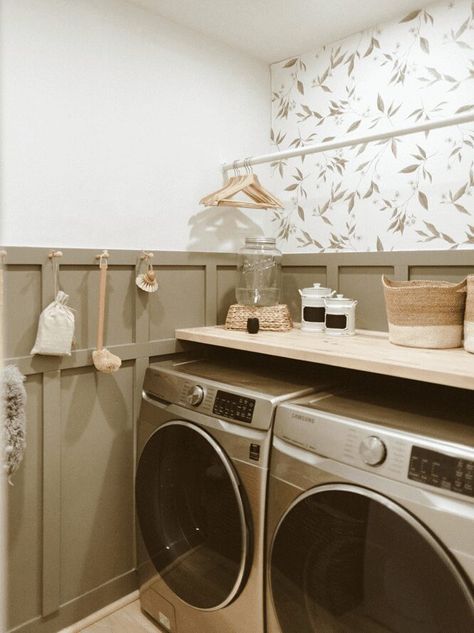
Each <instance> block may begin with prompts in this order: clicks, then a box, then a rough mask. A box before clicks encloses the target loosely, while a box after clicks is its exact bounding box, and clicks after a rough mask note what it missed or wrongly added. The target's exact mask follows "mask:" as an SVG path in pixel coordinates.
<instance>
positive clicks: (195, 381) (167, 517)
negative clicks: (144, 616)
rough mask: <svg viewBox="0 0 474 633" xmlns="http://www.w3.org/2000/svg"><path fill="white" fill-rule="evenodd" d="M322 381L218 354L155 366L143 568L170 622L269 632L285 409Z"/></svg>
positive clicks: (145, 428) (144, 474)
mask: <svg viewBox="0 0 474 633" xmlns="http://www.w3.org/2000/svg"><path fill="white" fill-rule="evenodd" d="M315 382H316V383H317V380H316V381H315V380H314V377H311V382H310V386H308V385H306V386H305V385H304V381H302V382H300V379H297V378H293V377H291V376H290V375H288V374H281V373H280V374H279V373H278V372H277V371H274V370H270V369H269V368H268V365H267V367H266V368H265V367H260V368H258V366H256V365H255V364H253V365H252V366H248V365H246V364H237V363H236V362H235V361H229V362H224V361H222V360H217V359H214V360H209V359H203V360H189V359H184V360H183V359H179V360H167V361H163V362H159V363H156V364H153V365H151V366H150V367H149V368H148V369H147V372H146V376H145V381H144V387H143V398H142V404H141V410H140V416H139V427H138V466H137V472H136V486H135V490H136V510H137V518H138V529H137V532H138V535H137V536H138V576H139V588H140V601H141V606H142V608H143V610H145V611H146V612H147V613H148V614H149V615H151V616H152V617H153V618H154V619H155V621H156V623H157V625H158V626H159V628H160V629H161V630H163V631H165V632H169V633H240V632H241V633H264V553H265V552H264V516H265V504H266V489H267V479H268V466H269V454H270V448H271V428H272V422H273V417H274V411H275V408H276V406H277V404H279V403H280V402H282V401H283V400H285V399H288V398H295V397H297V396H301V395H303V394H305V393H309V392H311V391H313V388H314V384H315ZM323 383H324V381H323V380H322V381H321V384H323Z"/></svg>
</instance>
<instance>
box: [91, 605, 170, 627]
mask: <svg viewBox="0 0 474 633" xmlns="http://www.w3.org/2000/svg"><path fill="white" fill-rule="evenodd" d="M81 633H159V629H158V627H157V626H155V625H154V624H153V622H152V620H150V619H149V618H147V617H146V615H144V614H143V613H142V611H141V610H140V604H139V602H138V600H135V602H131V603H130V604H127V605H126V606H125V607H122V608H121V609H119V610H118V611H115V612H114V613H111V614H110V615H108V616H107V617H105V618H103V619H102V620H99V621H98V622H96V623H95V624H91V625H90V626H88V627H86V628H85V629H81Z"/></svg>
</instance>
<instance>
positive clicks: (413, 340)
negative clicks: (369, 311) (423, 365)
mask: <svg viewBox="0 0 474 633" xmlns="http://www.w3.org/2000/svg"><path fill="white" fill-rule="evenodd" d="M382 283H383V287H384V295H385V307H386V309H387V319H388V334H389V340H390V342H391V343H395V344H396V345H405V346H407V347H425V348H431V349H443V348H448V347H461V345H462V332H463V319H464V306H465V302H466V280H464V281H461V282H460V283H457V284H454V283H450V282H449V281H392V280H391V279H387V278H386V277H385V276H383V277H382Z"/></svg>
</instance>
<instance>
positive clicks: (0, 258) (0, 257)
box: [0, 249, 7, 262]
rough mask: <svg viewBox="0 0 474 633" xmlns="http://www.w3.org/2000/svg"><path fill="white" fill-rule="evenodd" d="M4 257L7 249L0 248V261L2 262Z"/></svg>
mask: <svg viewBox="0 0 474 633" xmlns="http://www.w3.org/2000/svg"><path fill="white" fill-rule="evenodd" d="M6 258H7V251H6V250H4V249H1V250H0V261H1V262H4V261H5V259H6Z"/></svg>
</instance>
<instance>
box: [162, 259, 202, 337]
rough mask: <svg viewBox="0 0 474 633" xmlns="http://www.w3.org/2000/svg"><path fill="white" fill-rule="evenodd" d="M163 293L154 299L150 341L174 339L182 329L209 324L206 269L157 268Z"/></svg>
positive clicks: (196, 267)
mask: <svg viewBox="0 0 474 633" xmlns="http://www.w3.org/2000/svg"><path fill="white" fill-rule="evenodd" d="M155 270H156V275H157V279H158V283H159V289H158V291H157V292H155V293H154V294H153V296H152V297H150V301H149V309H150V340H152V341H154V340H157V339H163V338H174V331H175V329H176V328H180V327H194V326H199V325H204V324H205V309H206V305H205V291H206V276H205V275H206V269H205V266H156V267H155Z"/></svg>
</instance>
